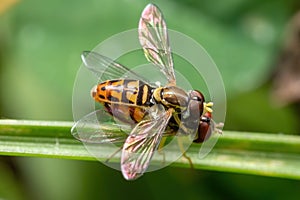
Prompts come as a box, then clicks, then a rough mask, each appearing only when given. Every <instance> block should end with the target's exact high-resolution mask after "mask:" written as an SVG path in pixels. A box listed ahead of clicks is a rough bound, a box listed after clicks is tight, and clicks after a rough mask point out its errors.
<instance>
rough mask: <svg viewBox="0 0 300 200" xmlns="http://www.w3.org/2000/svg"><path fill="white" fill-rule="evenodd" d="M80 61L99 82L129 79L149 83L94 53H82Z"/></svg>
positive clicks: (125, 68) (123, 67)
mask: <svg viewBox="0 0 300 200" xmlns="http://www.w3.org/2000/svg"><path fill="white" fill-rule="evenodd" d="M81 59H82V61H83V64H84V65H85V66H86V67H87V68H88V69H89V70H90V71H92V72H94V73H95V74H96V76H97V77H98V78H99V79H100V81H105V80H113V79H120V78H131V79H136V80H141V81H144V82H145V83H149V81H148V80H147V79H146V78H144V77H143V76H141V75H139V74H137V73H135V72H133V71H131V70H130V69H128V68H127V67H125V66H123V65H121V64H119V63H117V62H115V61H113V60H111V59H110V58H108V57H106V56H103V55H101V54H98V53H96V52H93V51H84V52H83V53H82V54H81ZM149 84H150V83H149Z"/></svg>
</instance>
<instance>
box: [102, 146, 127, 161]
mask: <svg viewBox="0 0 300 200" xmlns="http://www.w3.org/2000/svg"><path fill="white" fill-rule="evenodd" d="M122 149H123V146H121V147H119V149H117V150H116V151H115V152H114V153H113V154H111V155H110V156H109V157H108V158H107V159H106V160H105V163H108V162H109V161H110V159H112V158H113V157H115V155H117V153H119V152H120V151H121V150H122Z"/></svg>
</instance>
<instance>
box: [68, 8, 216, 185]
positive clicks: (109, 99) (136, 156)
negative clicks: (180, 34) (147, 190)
mask: <svg viewBox="0 0 300 200" xmlns="http://www.w3.org/2000/svg"><path fill="white" fill-rule="evenodd" d="M139 41H140V43H141V46H142V48H143V50H144V54H145V57H146V58H147V60H148V61H150V62H152V63H153V64H154V65H155V66H156V67H158V68H159V70H160V72H161V73H162V74H163V75H164V76H165V77H166V78H167V84H166V85H165V86H159V85H153V84H152V83H150V82H149V81H147V80H146V79H145V78H144V77H142V76H141V75H139V74H137V73H135V72H133V71H131V70H129V69H128V68H126V67H124V66H122V65H121V64H119V63H116V62H114V61H112V60H111V59H109V58H107V57H105V56H103V55H100V54H98V53H96V52H84V53H83V54H82V60H83V63H84V65H85V66H86V67H87V68H88V69H90V70H91V71H93V72H95V73H96V74H101V77H102V80H105V81H102V82H100V83H99V84H97V85H96V86H95V87H94V88H93V89H92V91H91V95H92V97H93V99H94V100H95V101H96V102H99V103H100V104H101V105H102V106H103V107H104V109H102V110H96V111H95V112H96V113H97V114H100V115H102V116H106V117H107V116H111V117H112V116H113V117H114V118H116V119H118V120H119V121H121V122H123V123H125V124H129V125H130V126H131V127H132V130H130V133H129V135H126V137H124V136H120V135H117V134H113V133H110V132H109V130H101V131H100V130H99V131H98V130H97V126H96V128H94V129H93V131H91V132H89V133H82V134H86V135H85V136H81V135H80V134H81V133H80V130H82V127H86V126H87V124H88V123H89V115H87V116H85V117H83V118H82V119H81V120H79V121H77V122H76V123H75V125H74V126H73V128H72V134H73V135H74V137H76V138H77V139H79V140H81V141H83V142H95V143H107V142H111V143H121V144H122V145H121V148H122V155H121V170H122V174H123V176H124V178H125V179H127V180H134V179H137V178H138V177H140V176H141V175H142V174H143V173H144V172H145V171H146V170H147V168H148V166H149V163H150V161H151V159H152V157H153V155H154V153H155V152H156V151H157V149H158V148H159V146H160V145H161V143H162V142H161V141H162V138H163V137H164V136H174V135H176V136H179V135H191V136H192V137H193V142H195V143H201V142H203V141H205V140H206V139H207V138H208V137H209V136H210V135H211V133H212V132H219V133H221V130H219V129H217V128H216V127H215V124H214V122H213V121H212V119H211V114H212V108H211V107H212V105H213V103H212V102H208V103H207V102H205V99H204V96H203V94H202V93H201V92H199V91H197V90H191V91H188V92H186V91H184V90H183V89H181V88H179V87H177V86H176V78H175V73H174V69H173V59H172V55H171V48H170V46H169V39H168V33H167V27H166V22H165V20H164V18H163V15H162V13H161V11H160V10H159V8H158V7H157V6H155V5H153V4H148V5H147V6H146V7H145V9H144V11H143V12H142V15H141V18H140V21H139ZM124 74H127V75H128V76H126V77H125V78H121V76H122V75H124ZM99 76H100V75H99ZM103 77H104V78H103ZM128 77H130V78H128ZM97 120H98V121H99V123H102V121H104V120H105V119H104V117H102V118H101V117H100V118H99V119H97ZM216 130H217V131H216ZM93 140H94V141H93ZM95 140H97V141H95Z"/></svg>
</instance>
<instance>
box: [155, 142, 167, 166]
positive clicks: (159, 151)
mask: <svg viewBox="0 0 300 200" xmlns="http://www.w3.org/2000/svg"><path fill="white" fill-rule="evenodd" d="M166 140H167V137H162V139H161V141H160V143H159V146H158V149H157V152H158V153H159V154H161V155H162V156H163V161H162V164H163V165H164V164H165V162H166V155H165V152H163V150H162V148H163V147H164V145H165V142H166Z"/></svg>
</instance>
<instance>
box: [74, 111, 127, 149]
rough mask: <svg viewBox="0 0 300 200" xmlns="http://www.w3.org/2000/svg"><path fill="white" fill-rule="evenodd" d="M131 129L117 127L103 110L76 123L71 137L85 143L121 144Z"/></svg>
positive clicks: (122, 126) (121, 126) (123, 126)
mask: <svg viewBox="0 0 300 200" xmlns="http://www.w3.org/2000/svg"><path fill="white" fill-rule="evenodd" d="M130 130H131V127H130V126H126V125H119V124H118V123H116V122H115V120H114V118H113V117H112V116H111V115H110V114H109V113H107V112H106V111H105V110H103V109H101V110H96V111H94V112H92V113H90V114H88V115H86V116H84V117H83V118H81V119H80V120H79V121H77V122H76V123H75V124H74V126H73V127H72V130H71V133H72V135H73V136H74V137H75V138H76V139H78V140H80V141H82V142H86V143H99V144H101V143H109V142H110V143H123V142H124V141H125V140H126V138H127V136H128V133H130Z"/></svg>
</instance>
